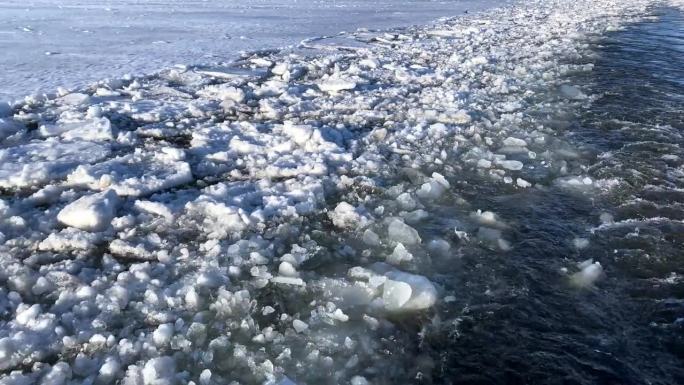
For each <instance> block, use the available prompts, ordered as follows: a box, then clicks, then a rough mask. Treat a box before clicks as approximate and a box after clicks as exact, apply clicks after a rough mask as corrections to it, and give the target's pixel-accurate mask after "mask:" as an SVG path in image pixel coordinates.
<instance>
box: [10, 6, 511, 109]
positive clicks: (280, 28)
mask: <svg viewBox="0 0 684 385" xmlns="http://www.w3.org/2000/svg"><path fill="white" fill-rule="evenodd" d="M500 3H503V1H497V0H484V1H482V0H477V1H474V0H442V1H429V0H379V1H378V0H375V1H372V2H369V1H365V0H299V1H289V0H249V1H219V0H212V1H200V0H192V1H151V0H142V1H133V0H118V1H106V2H105V1H99V0H31V1H27V2H18V1H0V68H1V69H2V71H1V72H0V100H11V99H16V98H22V97H24V96H25V95H27V94H31V93H36V92H53V91H54V90H55V89H56V88H57V87H75V86H84V85H86V84H88V83H90V82H93V81H97V80H101V79H103V78H109V77H120V76H122V75H124V74H127V73H133V74H143V73H145V74H147V73H150V72H153V71H157V70H158V69H160V68H164V67H168V66H171V65H174V64H178V63H183V64H193V63H210V62H219V61H226V60H231V59H234V58H235V57H236V56H237V55H238V53H239V52H240V51H243V50H247V51H253V50H257V49H270V48H274V47H281V46H289V45H296V44H298V43H299V42H300V41H301V40H303V39H306V38H309V37H311V36H323V35H329V34H336V33H338V32H340V31H353V30H355V29H357V28H360V27H367V28H388V27H396V26H407V25H413V24H423V23H427V22H430V21H432V20H433V19H437V18H440V17H444V16H456V15H460V14H462V13H463V12H464V11H465V10H470V11H471V12H472V11H477V10H480V9H484V8H487V7H491V6H492V5H494V4H500Z"/></svg>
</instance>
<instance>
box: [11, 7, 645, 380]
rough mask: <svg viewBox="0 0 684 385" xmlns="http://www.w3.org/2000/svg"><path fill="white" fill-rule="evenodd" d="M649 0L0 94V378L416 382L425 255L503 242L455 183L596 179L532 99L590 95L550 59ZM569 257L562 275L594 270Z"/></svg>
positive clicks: (575, 99)
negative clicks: (449, 209) (410, 345)
mask: <svg viewBox="0 0 684 385" xmlns="http://www.w3.org/2000/svg"><path fill="white" fill-rule="evenodd" d="M651 3H652V2H651V1H650V0H634V1H632V0H629V1H586V0H579V1H564V0H539V1H530V2H524V3H520V4H514V5H510V6H505V7H502V8H499V9H495V10H491V11H487V12H485V13H481V14H476V15H468V16H466V17H463V18H457V19H449V20H441V21H439V22H436V23H435V24H432V25H429V26H424V27H411V28H407V29H403V30H401V31H400V32H399V31H395V32H369V31H364V30H361V31H357V32H354V33H347V34H342V35H339V36H335V37H333V38H327V39H311V40H309V41H308V42H307V43H306V44H304V45H303V46H301V47H297V48H293V49H290V50H282V51H274V52H260V53H255V54H245V55H243V57H241V58H240V59H239V60H237V61H236V62H234V63H231V64H230V65H225V66H186V67H184V66H176V67H173V68H169V69H167V70H164V71H161V72H159V73H158V74H155V75H151V76H147V77H124V78H121V79H113V80H104V81H100V82H97V83H94V84H92V85H90V86H88V87H85V88H83V89H79V90H66V89H60V90H58V91H57V92H55V93H54V94H48V95H43V96H33V97H27V98H25V99H24V100H22V101H20V102H17V103H15V104H12V105H9V104H4V105H1V106H0V194H1V195H0V266H2V269H1V270H0V383H1V384H7V385H9V384H31V383H41V384H109V383H121V384H127V385H133V384H136V385H137V384H145V385H152V384H154V385H170V384H181V383H194V384H201V385H208V384H256V383H259V384H261V383H264V384H328V383H329V384H353V385H363V384H384V383H393V384H397V383H412V382H413V381H414V380H415V379H416V378H417V377H415V373H413V374H411V375H409V374H408V373H407V372H404V370H405V369H404V366H403V364H401V363H402V362H403V361H402V358H400V357H399V356H397V355H392V354H389V353H388V352H390V353H391V351H392V349H393V346H394V345H392V343H391V341H393V340H395V339H398V340H401V334H402V333H404V331H402V330H403V329H401V328H400V327H398V324H400V323H401V322H418V323H420V322H429V314H430V313H431V312H434V311H438V310H439V308H440V306H444V305H445V304H448V303H450V302H453V301H455V300H457V299H458V296H459V293H458V292H449V291H445V290H444V289H443V287H444V283H445V280H447V279H448V277H444V276H442V275H440V274H439V271H438V269H437V268H436V266H439V265H440V264H444V263H449V260H450V259H452V258H457V255H459V253H467V252H468V251H469V250H475V249H479V250H486V251H487V252H488V253H504V254H505V253H506V252H507V251H508V250H510V249H511V248H512V247H514V246H515V245H514V243H513V241H512V240H511V239H509V238H507V233H508V231H509V228H510V226H511V225H510V224H508V223H507V222H506V219H505V218H503V217H501V216H500V215H498V214H497V213H495V212H492V211H490V210H489V209H488V208H487V207H473V206H471V205H470V204H469V202H467V200H465V199H464V198H462V197H461V196H459V188H460V187H459V186H461V185H462V184H463V183H468V180H467V178H470V179H471V180H486V181H489V182H488V183H492V184H494V185H496V186H499V188H501V189H509V190H520V191H525V190H532V189H540V188H546V186H550V185H553V186H557V187H558V186H559V187H561V188H564V189H568V190H572V191H580V192H586V191H597V190H601V189H607V188H610V186H611V183H612V182H611V181H610V180H597V179H592V178H590V177H589V176H587V175H586V172H585V171H586V170H584V169H583V168H582V167H581V166H579V165H578V163H577V162H574V160H576V159H577V158H578V157H580V154H579V153H577V152H575V151H574V150H573V148H572V147H571V146H570V145H569V144H568V143H566V142H564V141H563V140H562V139H561V138H559V137H557V135H556V130H558V129H559V127H558V126H555V125H554V123H557V124H558V125H561V124H562V122H559V121H554V120H553V119H546V118H547V117H549V116H552V115H554V114H555V113H558V112H562V111H564V110H566V109H569V108H572V107H573V106H577V105H580V104H582V103H588V102H590V101H591V98H592V95H587V94H585V93H584V92H583V90H582V89H581V88H579V87H578V86H576V85H573V84H567V83H566V82H565V80H564V76H565V75H566V74H568V73H578V72H588V71H591V70H592V68H591V65H584V64H571V63H570V62H571V60H572V59H576V58H580V57H582V56H583V55H584V54H585V53H586V52H585V49H586V44H585V40H586V39H587V38H588V37H590V36H593V35H599V34H602V33H604V32H605V31H607V30H615V29H619V28H621V26H622V25H623V24H624V23H627V22H629V21H633V20H636V19H638V18H639V17H641V15H642V14H643V13H644V12H645V11H644V10H645V9H646V7H647V6H649V5H651ZM568 63H570V64H568ZM544 119H546V120H544ZM465 175H468V177H467V178H466V177H465ZM446 206H453V207H458V208H460V210H462V212H463V213H464V214H463V215H462V216H461V217H459V218H452V221H451V222H446V224H445V223H444V222H442V223H440V229H439V230H435V229H434V222H431V220H432V219H433V218H437V217H440V212H441V211H442V210H443V208H444V207H446ZM609 220H610V218H606V221H609ZM574 242H575V244H576V246H577V247H578V248H581V247H584V246H586V240H585V239H582V238H577V239H575V240H574ZM575 262H576V264H575V263H569V264H568V265H567V269H566V271H565V274H560V275H559V277H558V279H562V280H565V281H567V282H568V284H571V285H574V286H577V287H580V288H581V287H589V286H591V285H593V284H594V283H595V281H596V280H597V279H600V277H601V276H602V274H603V271H602V270H603V269H602V266H601V264H600V263H598V262H593V261H591V260H588V261H581V260H578V261H575ZM407 320H413V321H407ZM397 351H398V350H397ZM406 359H410V357H408V358H406ZM406 370H408V369H406ZM402 378H404V380H402Z"/></svg>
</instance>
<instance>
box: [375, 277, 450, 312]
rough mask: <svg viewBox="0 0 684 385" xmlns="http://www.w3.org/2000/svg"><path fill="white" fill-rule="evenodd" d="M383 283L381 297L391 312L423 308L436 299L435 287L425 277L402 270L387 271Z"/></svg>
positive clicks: (433, 302)
mask: <svg viewBox="0 0 684 385" xmlns="http://www.w3.org/2000/svg"><path fill="white" fill-rule="evenodd" d="M385 276H386V277H387V278H388V279H387V280H386V281H385V283H384V284H383V288H382V299H383V303H384V306H385V309H386V310H388V311H391V312H405V311H416V310H424V309H428V308H430V307H432V305H434V304H435V302H436V301H437V289H436V288H435V286H434V285H433V284H432V282H430V281H429V280H428V279H427V278H425V277H423V276H421V275H416V274H410V273H404V272H402V271H395V270H393V271H389V272H387V273H386V274H385Z"/></svg>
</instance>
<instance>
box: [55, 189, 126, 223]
mask: <svg viewBox="0 0 684 385" xmlns="http://www.w3.org/2000/svg"><path fill="white" fill-rule="evenodd" d="M118 203H119V197H118V196H117V195H116V193H115V192H114V191H113V190H107V191H104V192H101V193H97V194H92V195H86V196H83V197H81V198H79V199H78V200H76V201H74V202H72V203H70V204H69V205H67V206H66V207H64V208H63V209H62V211H60V212H59V214H57V220H58V221H60V222H62V223H63V224H65V225H67V226H71V227H75V228H77V229H80V230H84V231H92V232H97V231H103V230H105V229H106V228H107V227H109V224H110V223H111V221H112V218H114V214H115V211H116V206H117V205H118Z"/></svg>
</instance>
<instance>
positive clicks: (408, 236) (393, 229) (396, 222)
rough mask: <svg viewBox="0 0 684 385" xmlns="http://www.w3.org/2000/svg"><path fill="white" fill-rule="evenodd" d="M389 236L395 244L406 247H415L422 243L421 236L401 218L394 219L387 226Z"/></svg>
mask: <svg viewBox="0 0 684 385" xmlns="http://www.w3.org/2000/svg"><path fill="white" fill-rule="evenodd" d="M387 234H388V235H389V238H390V239H391V240H392V241H394V242H401V243H403V244H405V245H415V244H418V243H420V242H421V239H420V235H418V232H417V231H416V229H414V228H413V227H411V226H409V225H407V224H406V223H404V221H402V220H401V219H399V218H392V219H390V221H389V225H388V226H387Z"/></svg>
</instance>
